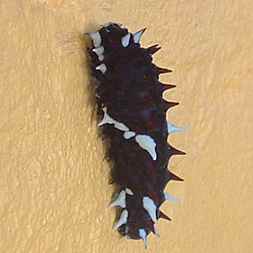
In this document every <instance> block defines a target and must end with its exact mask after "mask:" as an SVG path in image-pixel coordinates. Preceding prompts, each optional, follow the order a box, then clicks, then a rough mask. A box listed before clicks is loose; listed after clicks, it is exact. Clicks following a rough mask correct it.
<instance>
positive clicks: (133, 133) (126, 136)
mask: <svg viewBox="0 0 253 253" xmlns="http://www.w3.org/2000/svg"><path fill="white" fill-rule="evenodd" d="M135 135H136V133H135V132H133V131H127V132H125V133H124V135H123V136H124V138H125V139H127V140H128V139H130V138H132V137H134V136H135Z"/></svg>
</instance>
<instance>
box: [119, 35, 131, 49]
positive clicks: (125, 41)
mask: <svg viewBox="0 0 253 253" xmlns="http://www.w3.org/2000/svg"><path fill="white" fill-rule="evenodd" d="M130 38H131V34H130V33H128V34H126V35H125V36H124V37H122V38H121V44H122V46H123V47H127V46H128V45H129V42H130Z"/></svg>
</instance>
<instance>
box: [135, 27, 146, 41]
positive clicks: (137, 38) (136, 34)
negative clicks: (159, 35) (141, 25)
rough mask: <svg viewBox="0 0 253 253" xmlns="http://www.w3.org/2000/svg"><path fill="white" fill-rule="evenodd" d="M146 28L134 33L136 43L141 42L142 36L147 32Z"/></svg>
mask: <svg viewBox="0 0 253 253" xmlns="http://www.w3.org/2000/svg"><path fill="white" fill-rule="evenodd" d="M145 30H146V29H142V30H140V31H138V32H136V33H134V34H133V38H134V42H135V43H140V41H141V36H142V34H143V33H144V32H145Z"/></svg>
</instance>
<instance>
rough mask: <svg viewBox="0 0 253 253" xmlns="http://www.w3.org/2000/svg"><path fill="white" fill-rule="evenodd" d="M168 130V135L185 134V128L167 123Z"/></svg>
mask: <svg viewBox="0 0 253 253" xmlns="http://www.w3.org/2000/svg"><path fill="white" fill-rule="evenodd" d="M167 128H168V133H169V134H172V133H179V132H184V131H185V128H183V127H177V126H175V125H174V124H172V123H170V122H167Z"/></svg>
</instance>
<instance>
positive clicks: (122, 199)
mask: <svg viewBox="0 0 253 253" xmlns="http://www.w3.org/2000/svg"><path fill="white" fill-rule="evenodd" d="M117 206H120V207H122V208H125V207H126V192H125V191H124V190H122V191H121V192H120V193H119V194H118V197H117V198H116V199H115V200H114V201H113V202H112V203H111V204H110V207H117Z"/></svg>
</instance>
